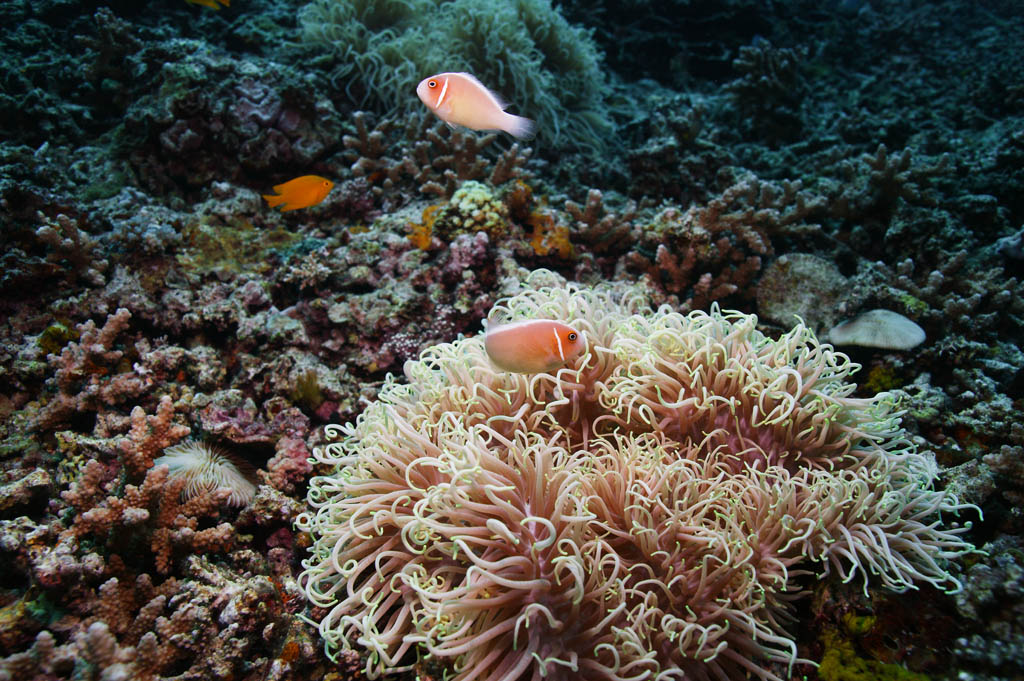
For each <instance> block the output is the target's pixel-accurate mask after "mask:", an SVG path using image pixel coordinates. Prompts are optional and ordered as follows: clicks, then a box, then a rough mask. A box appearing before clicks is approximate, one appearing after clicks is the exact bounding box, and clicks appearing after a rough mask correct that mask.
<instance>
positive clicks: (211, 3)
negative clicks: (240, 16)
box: [185, 0, 231, 9]
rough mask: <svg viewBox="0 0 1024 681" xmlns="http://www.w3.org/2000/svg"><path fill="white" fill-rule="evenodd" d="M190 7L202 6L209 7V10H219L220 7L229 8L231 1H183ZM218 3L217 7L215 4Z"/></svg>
mask: <svg viewBox="0 0 1024 681" xmlns="http://www.w3.org/2000/svg"><path fill="white" fill-rule="evenodd" d="M185 2H187V3H188V4H190V5H202V6H203V7H209V8H210V9H220V5H224V6H225V7H231V0H185ZM218 2H219V3H220V5H218V4H217V3H218Z"/></svg>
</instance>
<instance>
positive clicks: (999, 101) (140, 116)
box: [0, 0, 1024, 681]
mask: <svg viewBox="0 0 1024 681" xmlns="http://www.w3.org/2000/svg"><path fill="white" fill-rule="evenodd" d="M0 20H2V24H3V26H4V27H5V28H4V30H3V32H2V34H0V46H2V52H0V55H2V58H3V65H2V70H0V130H2V138H0V230H2V231H0V243H2V250H0V258H2V267H0V294H2V295H0V308H2V313H0V320H2V321H0V470H2V472H3V475H2V478H0V486H2V491H0V566H2V569H0V680H6V679H110V680H113V679H356V678H364V677H365V675H366V673H367V672H372V671H373V669H374V667H373V663H372V662H371V663H368V662H367V658H368V657H370V658H372V655H371V654H370V653H369V652H368V651H367V650H366V649H365V646H362V645H355V644H354V645H353V650H351V651H344V652H343V653H342V654H340V655H339V656H337V657H336V658H335V659H334V660H332V659H329V658H328V656H327V655H326V654H325V650H324V642H323V641H322V639H321V636H320V634H319V633H318V631H317V629H316V626H315V624H316V623H317V622H319V621H320V619H321V618H322V617H323V612H322V610H323V608H318V607H317V605H316V604H314V605H310V603H309V602H308V599H307V593H306V591H305V587H304V583H303V581H302V580H301V579H300V574H301V573H302V572H303V569H304V565H303V561H304V560H307V557H308V555H309V553H310V547H311V545H312V544H313V543H314V541H315V539H316V538H315V537H311V536H310V533H309V532H308V531H306V530H305V529H304V526H303V524H302V523H300V525H298V526H297V525H296V519H297V518H300V516H301V514H303V513H306V512H308V506H307V492H308V491H309V489H310V482H311V480H312V479H313V478H314V476H327V477H329V476H331V475H333V474H334V473H335V472H336V471H335V469H334V468H333V467H332V466H330V465H327V464H326V463H323V462H322V461H318V460H316V459H313V458H311V457H312V455H313V452H314V450H316V449H317V448H320V447H322V446H323V445H324V444H325V443H326V442H327V441H328V435H329V433H327V432H326V431H325V429H326V428H327V426H329V425H330V424H344V423H351V422H353V421H354V420H355V419H356V418H357V417H358V416H359V415H360V414H361V413H363V411H364V410H365V409H367V407H368V405H371V404H373V403H374V401H375V400H376V398H377V396H378V393H379V391H380V390H381V388H382V386H384V385H385V382H386V381H388V382H389V383H390V381H392V380H393V381H395V382H396V383H401V382H402V381H404V380H405V375H404V374H403V368H404V367H406V362H407V361H408V360H415V359H416V358H417V357H419V356H420V353H421V352H422V351H424V350H426V349H427V348H431V347H432V346H436V345H438V344H443V343H450V342H452V341H455V340H456V339H458V338H460V337H466V338H469V337H475V336H477V335H479V334H481V333H482V332H483V330H484V327H485V324H484V322H485V320H486V319H487V317H488V314H489V312H490V311H491V309H492V308H493V307H494V306H495V304H496V303H498V302H499V301H500V300H502V299H504V298H506V297H508V296H511V295H515V294H519V293H522V292H523V291H524V290H526V291H529V290H530V288H531V287H532V286H534V285H537V282H538V281H541V282H543V285H544V286H550V287H555V288H556V289H557V288H558V287H564V286H566V283H567V282H575V283H576V284H578V285H579V286H580V287H591V286H599V285H604V286H610V287H611V289H614V290H618V291H620V292H621V291H625V290H627V289H628V290H630V291H639V292H641V293H642V295H643V296H644V297H645V299H646V300H647V304H648V308H649V309H655V308H657V306H663V305H664V306H667V308H661V309H663V310H671V311H673V312H678V313H682V314H689V313H691V312H694V313H700V312H701V311H707V310H711V309H717V308H716V307H714V306H718V307H720V308H721V309H723V310H738V311H740V312H743V313H747V314H755V315H756V316H757V320H756V323H757V331H758V332H759V333H760V334H763V335H764V337H766V338H769V339H772V338H776V339H777V338H779V337H781V336H782V335H783V334H785V333H786V332H787V331H789V330H790V329H791V328H792V327H793V326H794V325H795V324H797V323H798V321H802V322H803V323H804V324H805V325H806V327H807V328H808V329H810V330H811V331H813V332H814V333H815V334H816V335H817V336H818V337H819V338H821V339H822V340H823V341H826V342H827V341H829V340H830V339H831V341H832V342H835V343H836V344H837V346H838V349H839V350H841V351H842V352H844V353H846V354H847V355H849V356H850V358H852V360H853V361H854V362H856V363H858V364H859V365H861V368H860V370H859V371H857V372H856V373H853V374H852V375H851V376H849V381H851V382H853V383H856V384H857V388H856V392H855V393H854V395H855V396H856V397H861V398H870V397H872V396H874V395H876V394H878V393H890V394H892V395H893V396H894V397H895V398H898V399H899V403H900V408H901V409H902V410H904V413H903V414H902V428H903V431H904V435H905V437H906V439H907V440H908V442H910V443H911V444H912V445H913V446H914V447H915V449H916V450H917V451H919V452H921V453H922V454H924V456H925V458H926V459H927V460H928V461H929V462H931V461H932V460H934V463H935V468H934V471H933V473H934V477H935V480H934V487H935V488H937V489H940V490H945V491H946V492H947V493H949V495H950V496H949V498H950V499H954V498H955V499H956V500H957V501H958V503H959V505H958V506H956V510H957V513H955V514H954V513H952V512H949V510H950V508H952V506H943V507H941V508H939V507H938V506H936V507H935V508H933V509H932V513H931V515H929V516H927V518H925V519H924V520H923V521H922V522H925V523H928V524H931V526H933V527H940V526H942V527H960V528H961V529H962V531H961V532H960V534H958V537H959V538H960V539H962V540H964V541H966V542H970V544H973V546H974V547H976V549H977V550H975V551H967V552H963V551H960V550H959V549H958V548H957V547H955V546H953V547H952V548H950V550H949V555H948V556H945V557H944V558H946V559H948V560H944V561H943V562H942V564H941V568H942V570H943V571H944V573H947V574H948V575H949V577H950V578H951V580H952V582H950V583H951V584H959V585H960V586H961V588H959V589H956V588H948V589H940V588H936V586H934V585H933V584H929V583H922V584H915V585H914V588H912V589H910V590H907V591H904V592H902V593H900V592H898V591H896V590H893V589H887V588H885V584H883V583H882V582H883V581H884V580H879V579H874V578H873V574H875V572H874V571H873V570H871V569H864V570H862V571H861V572H859V573H857V574H856V575H855V577H854V578H853V579H851V580H849V581H844V579H843V578H842V574H841V573H840V572H839V571H837V570H832V571H831V572H829V573H828V574H823V573H821V572H820V571H819V572H818V573H814V574H811V573H807V574H802V575H797V574H794V577H793V578H794V580H797V581H798V582H799V585H798V587H788V588H799V589H801V590H802V591H803V592H804V594H803V596H802V597H801V598H800V599H799V600H794V601H793V602H792V603H789V602H788V601H787V604H786V605H785V607H784V609H785V611H786V612H788V613H789V614H790V615H791V621H789V622H783V623H782V624H781V629H783V630H784V631H785V632H786V633H787V635H788V636H789V637H790V638H791V639H792V641H793V642H794V643H795V646H796V654H797V655H798V660H797V662H796V663H795V664H793V663H789V664H786V663H785V661H780V660H778V659H774V658H771V659H766V660H762V661H760V662H758V664H757V665H752V666H751V667H750V668H748V669H747V670H746V671H743V672H737V671H734V672H727V673H728V675H729V677H730V678H745V677H746V676H747V674H748V673H749V674H750V675H752V676H753V677H759V678H770V679H786V678H795V679H800V678H807V679H815V678H820V679H824V680H825V681H833V680H836V681H838V680H849V681H852V680H854V679H858V680H859V679H865V680H866V679H950V680H952V679H957V680H964V681H969V680H972V679H978V680H981V679H992V680H996V679H999V680H1004V679H1005V680H1010V679H1022V678H1024V536H1022V533H1024V511H1022V505H1024V426H1022V424H1021V423H1020V418H1019V415H1020V413H1021V409H1022V406H1024V395H1022V393H1024V353H1022V351H1021V341H1022V339H1024V300H1022V294H1024V283H1022V281H1021V277H1020V275H1019V272H1021V271H1022V269H1021V265H1022V260H1024V13H1022V12H1021V6H1020V3H1019V2H1018V1H1017V0H1003V1H998V0H992V1H988V2H953V1H946V2H942V1H937V2H925V1H923V0H873V1H868V0H865V1H863V2H858V1H855V0H835V1H820V0H819V1H813V2H812V1H811V0H793V1H791V2H782V1H779V2H764V1H756V0H733V1H729V0H718V1H712V0H678V1H676V2H670V1H668V0H665V1H661V2H657V1H652V2H644V1H642V0H632V1H630V0H621V1H619V2H564V3H552V2H549V1H548V0H509V1H507V2H501V1H494V2H487V1H484V0H450V1H446V2H442V1H439V0H404V1H403V0H386V1H383V2H370V1H366V0H357V1H351V2H350V1H344V0H313V1H312V2H298V1H289V0H280V1H277V2H269V1H266V0H234V1H233V2H231V4H230V5H228V4H227V2H226V1H225V0H209V2H185V1H184V0H157V1H154V2H145V3H140V2H128V1H122V2H108V3H90V2H76V1H74V0H36V1H34V2H27V1H22V0H5V2H3V3H2V4H0ZM445 71H467V72H470V73H473V74H474V75H475V76H477V77H478V78H479V79H480V80H481V81H482V82H483V83H485V84H486V85H487V86H488V87H490V88H491V89H493V90H494V91H495V92H497V93H499V94H500V95H501V96H502V97H503V98H504V99H505V100H506V101H508V102H509V109H508V110H509V111H510V112H512V113H515V114H517V115H521V116H526V117H529V118H531V119H534V120H535V121H536V124H537V134H536V136H535V137H534V138H532V139H528V140H516V139H514V138H512V137H511V136H509V135H507V134H505V133H502V132H496V133H495V132H478V131H473V130H467V129H465V128H458V127H455V128H452V127H448V126H446V125H445V124H444V123H443V122H442V121H440V120H438V118H437V117H435V116H434V115H433V114H431V113H430V112H429V111H427V109H426V108H425V107H424V106H423V104H422V103H421V102H420V100H419V99H418V98H417V97H416V93H415V90H416V84H417V83H418V82H419V81H420V80H422V79H423V78H426V77H428V76H430V75H432V74H436V73H440V72H445ZM308 175H316V176H320V177H322V178H327V179H328V180H329V181H330V182H332V183H333V187H332V188H331V189H330V192H329V193H328V194H327V195H326V197H325V198H323V200H322V201H320V202H318V203H314V204H312V205H309V206H308V207H304V208H301V209H298V210H290V211H287V212H281V211H279V210H275V209H273V208H272V207H271V206H270V205H268V202H267V201H266V200H264V198H262V195H270V194H272V193H273V191H274V190H273V189H272V188H273V187H274V186H275V185H280V184H282V183H285V182H287V181H289V180H292V179H293V178H298V177H303V176H308ZM531 273H533V274H531ZM616 287H618V288H616ZM638 295H639V294H638ZM879 309H881V310H888V311H891V312H894V313H898V316H896V317H884V318H882V319H883V321H882V322H879V321H878V319H879V317H878V316H877V315H876V316H874V317H872V316H871V315H870V314H868V315H865V313H869V312H870V311H872V310H879ZM549 314H550V313H549ZM591 314H592V315H593V319H592V320H591V321H593V323H595V324H598V323H599V322H600V318H601V316H602V315H603V314H604V312H602V311H601V310H600V309H596V308H595V309H593V310H591ZM894 319H895V321H893V320H894ZM847 320H854V323H855V324H856V323H858V322H859V324H860V326H867V327H870V328H868V329H867V330H866V331H864V332H863V333H854V334H846V335H842V336H841V335H840V329H838V328H836V327H837V325H839V324H840V323H842V322H844V321H847ZM865 320H867V321H873V322H874V324H866V323H864V322H865ZM907 320H910V321H911V322H913V323H914V324H916V327H913V325H911V327H910V328H911V329H912V331H911V336H913V333H915V332H914V331H913V329H914V328H916V329H917V330H918V331H922V330H923V334H924V338H923V340H921V339H920V338H916V339H913V340H908V339H907V336H906V332H905V331H903V330H901V329H905V328H906V322H907ZM893 324H896V326H892V325H893ZM900 325H902V326H900ZM880 326H881V327H884V328H880ZM834 328H836V333H835V334H832V330H833V329H834ZM842 328H843V329H844V331H849V325H845V326H844V327H842ZM865 334H866V335H865ZM840 343H841V344H840ZM389 375H392V376H394V377H395V378H393V379H389V378H388V376H389ZM168 450H169V451H168ZM218 452H219V453H220V454H219V456H221V457H223V458H222V459H218V458H217V456H218V454H217V453H218ZM172 454H177V455H178V456H180V457H181V458H180V459H179V460H178V461H179V462H182V461H183V463H180V466H181V467H182V468H184V469H186V470H187V469H188V467H189V466H192V467H193V468H196V467H197V466H198V467H202V466H204V465H205V466H206V470H207V472H209V471H210V470H217V471H221V472H223V471H224V470H230V471H235V472H236V473H237V475H235V477H231V476H230V475H228V476H223V477H221V478H217V483H216V484H212V485H210V486H209V487H210V489H204V488H203V483H200V484H199V485H198V488H197V489H190V488H189V486H188V482H189V479H188V478H187V477H185V476H182V475H175V474H174V473H173V472H169V471H168V469H166V468H164V467H163V466H160V465H159V464H157V465H154V461H156V460H158V459H159V457H161V456H164V457H167V456H170V455H172ZM197 461H198V462H199V463H196V462H197ZM164 462H167V463H170V461H169V460H168V459H166V458H165V459H164V460H163V461H162V462H161V463H164ZM236 469H237V470H236ZM195 475H197V476H201V472H200V473H196V474H195ZM926 477H927V482H928V484H929V486H930V485H931V484H932V483H931V479H930V478H931V475H930V476H926ZM193 479H194V478H193ZM225 486H226V487H227V488H228V489H224V487H225ZM215 489H216V491H214V490H215ZM229 490H230V492H229ZM312 496H315V494H314V495H312ZM312 496H311V498H312ZM879 503H882V502H881V501H879ZM869 562H870V561H868V563H869ZM868 563H866V565H868ZM306 567H308V566H306ZM868 567H870V565H868ZM865 575H866V579H865ZM784 600H785V599H784ZM406 661H407V662H408V663H409V665H408V666H411V667H412V668H411V669H410V670H408V671H405V672H401V676H398V677H396V678H409V679H412V678H417V677H418V678H423V679H426V678H438V679H440V678H443V677H444V676H445V675H446V674H450V673H451V672H452V669H451V668H450V667H446V664H448V663H450V662H451V661H450V660H449V661H447V662H446V661H444V660H438V659H437V658H436V657H431V656H422V658H420V659H418V658H417V657H416V655H415V653H414V652H413V651H410V652H409V653H408V659H407V660H406ZM524 664H525V663H524ZM456 668H457V662H456ZM539 668H540V667H539V665H534V666H533V667H527V668H526V669H525V671H523V670H520V671H515V672H508V670H505V671H506V672H508V674H507V675H506V676H505V677H501V676H500V674H497V675H496V676H495V677H494V678H507V679H509V681H512V680H513V679H517V678H524V679H525V678H531V677H533V678H538V677H537V674H539V673H540V672H539V671H538V669H539ZM694 669H696V671H694V670H692V669H691V670H690V671H689V672H688V673H687V675H685V676H680V674H682V672H680V674H676V675H675V676H673V675H672V674H668V675H667V678H694V679H699V678H709V677H712V676H713V673H712V672H710V671H708V672H705V671H701V670H702V669H703V667H701V666H699V665H698V666H697V667H695V668H694ZM715 669H717V667H716V668H715ZM471 671H472V670H470V672H471ZM549 671H550V674H551V675H552V678H567V679H569V678H577V677H578V678H584V677H583V676H577V675H575V674H574V672H572V671H571V670H567V669H565V668H557V669H550V668H549ZM460 673H464V674H469V672H466V671H465V670H462V672H460ZM469 675H471V674H469ZM460 678H468V676H467V675H464V676H463V677H460ZM586 678H597V677H596V676H593V675H591V676H588V677H586ZM608 678H612V676H609V677H608ZM615 678H618V677H615ZM622 678H631V677H629V675H627V674H625V673H623V675H622ZM632 678H636V679H637V681H639V680H640V679H642V678H645V676H644V675H643V674H642V673H640V672H638V673H637V675H636V676H635V677H632ZM651 678H653V677H651Z"/></svg>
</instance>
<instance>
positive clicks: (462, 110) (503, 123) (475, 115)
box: [416, 73, 534, 137]
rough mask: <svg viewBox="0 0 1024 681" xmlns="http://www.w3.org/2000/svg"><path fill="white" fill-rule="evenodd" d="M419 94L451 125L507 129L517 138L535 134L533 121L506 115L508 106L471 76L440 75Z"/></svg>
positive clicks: (418, 88) (423, 82) (422, 83)
mask: <svg viewBox="0 0 1024 681" xmlns="http://www.w3.org/2000/svg"><path fill="white" fill-rule="evenodd" d="M416 94H417V95H418V96H419V98H420V100H421V101H422V102H423V103H424V104H426V105H427V108H428V109H430V110H431V111H433V112H434V113H435V114H437V116H438V117H439V118H440V119H441V120H442V121H444V122H445V123H447V124H448V125H464V126H466V127H467V128H472V129H473V130H504V131H505V132H507V133H508V134H510V135H514V136H515V137H531V136H532V135H533V129H534V124H533V121H531V120H530V119H529V118H523V117H522V116H513V115H512V114H510V113H505V107H506V106H507V104H505V103H503V102H502V101H501V100H500V99H498V96H497V95H496V94H494V93H493V92H491V91H490V90H488V89H487V88H486V87H484V85H483V83H481V82H480V81H479V80H477V79H476V78H474V77H473V76H471V75H470V74H468V73H439V74H437V75H436V76H431V77H430V78H424V79H423V80H421V81H420V84H419V85H417V86H416Z"/></svg>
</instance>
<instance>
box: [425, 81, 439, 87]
mask: <svg viewBox="0 0 1024 681" xmlns="http://www.w3.org/2000/svg"><path fill="white" fill-rule="evenodd" d="M427 87H437V81H436V80H430V81H427Z"/></svg>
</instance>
